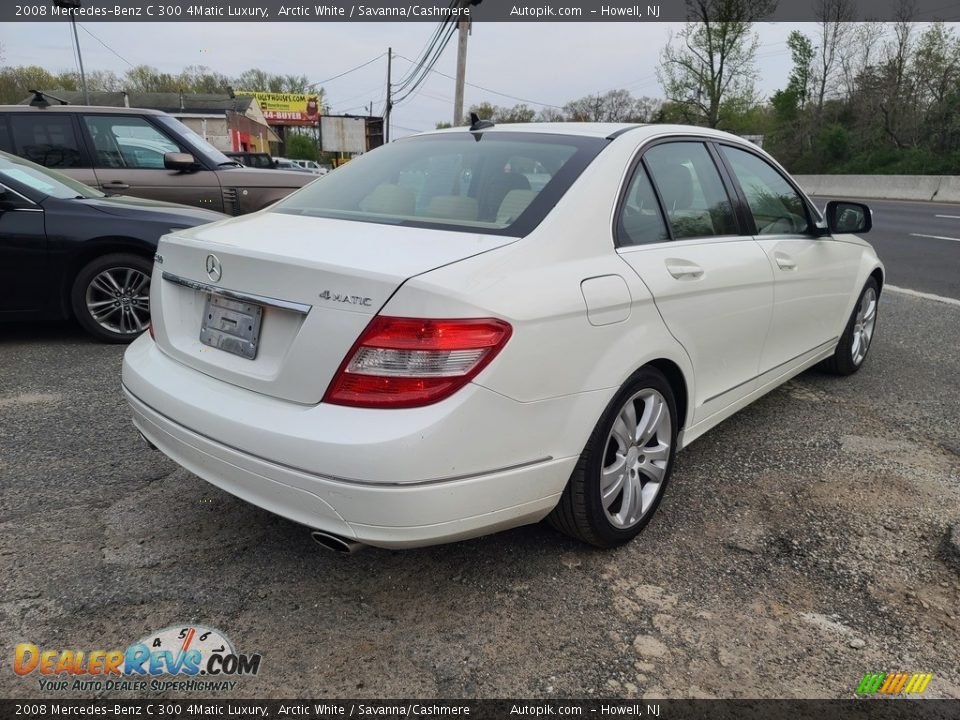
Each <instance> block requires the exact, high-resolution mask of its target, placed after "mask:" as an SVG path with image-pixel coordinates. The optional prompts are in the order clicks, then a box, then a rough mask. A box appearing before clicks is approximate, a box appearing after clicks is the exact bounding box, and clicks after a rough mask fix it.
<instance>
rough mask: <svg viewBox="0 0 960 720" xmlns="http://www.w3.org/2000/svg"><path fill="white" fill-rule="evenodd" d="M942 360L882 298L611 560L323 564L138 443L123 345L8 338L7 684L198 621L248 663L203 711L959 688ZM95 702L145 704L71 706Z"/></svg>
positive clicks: (506, 557)
mask: <svg viewBox="0 0 960 720" xmlns="http://www.w3.org/2000/svg"><path fill="white" fill-rule="evenodd" d="M918 242H921V241H918ZM888 263H890V259H889V258H888ZM890 264H891V265H895V263H890ZM894 278H895V279H896V281H897V282H899V283H902V284H904V285H910V284H911V283H910V280H909V277H903V278H900V277H896V276H893V277H892V278H891V280H894ZM929 289H934V288H929ZM958 346H960V307H954V306H952V305H948V304H944V303H941V302H936V301H931V300H926V299H922V298H915V297H908V296H904V295H900V294H895V293H886V294H884V295H883V296H882V298H881V304H880V315H879V323H878V329H877V335H876V339H875V341H874V344H873V347H872V349H871V355H870V356H869V357H868V359H867V362H866V364H865V366H864V367H863V369H862V370H861V371H860V372H859V373H857V374H856V375H854V376H852V377H849V378H835V377H831V376H827V375H822V374H819V373H817V372H814V371H812V372H808V373H805V374H804V375H802V376H800V377H798V378H796V379H794V380H793V381H791V382H790V383H789V384H787V385H785V386H783V387H782V388H779V389H778V390H776V391H774V392H772V393H771V394H769V395H767V396H766V397H764V398H762V399H761V400H759V401H757V402H756V403H755V404H753V405H752V406H750V407H749V408H747V409H745V410H743V411H742V412H740V413H739V414H738V415H736V416H735V417H733V418H731V419H730V420H728V421H726V422H725V423H723V424H722V425H721V426H720V427H718V428H716V429H714V430H713V431H711V432H710V433H708V434H707V435H706V436H705V437H703V438H702V439H700V440H698V441H697V442H696V443H694V444H693V445H692V446H691V447H690V448H689V449H687V450H685V451H684V452H682V453H681V454H680V455H679V456H678V459H677V466H676V469H675V472H674V476H673V480H672V483H671V486H670V487H669V488H668V489H667V491H666V496H665V499H664V502H663V505H662V507H661V509H660V512H659V514H658V515H657V517H656V518H655V519H654V520H653V522H652V523H651V524H650V526H649V527H648V528H647V530H646V531H645V532H644V533H643V535H642V536H641V537H640V538H638V539H637V540H636V541H635V542H633V543H631V544H629V545H627V546H625V547H623V548H620V549H617V550H613V551H608V552H603V551H597V550H595V549H591V548H588V547H585V546H583V545H580V544H577V543H575V542H573V541H571V540H569V539H566V538H565V537H563V536H561V535H559V534H558V533H556V532H554V531H552V530H551V529H549V528H548V527H546V526H543V525H537V526H531V527H525V528H519V529H516V530H513V531H510V532H505V533H501V534H498V535H493V536H490V537H487V538H481V539H477V540H472V541H469V542H461V543H456V544H452V545H447V546H440V547H434V548H426V549H422V550H412V551H404V552H390V551H384V550H377V549H368V550H365V551H362V552H360V553H358V554H356V555H351V556H339V555H334V554H331V553H329V552H328V551H325V550H322V549H320V548H319V547H317V546H316V545H314V544H313V543H312V541H311V540H310V538H309V535H308V532H307V529H306V528H304V527H301V526H298V525H296V524H294V523H291V522H288V521H286V520H283V519H281V518H278V517H276V516H274V515H271V514H270V513H268V512H266V511H264V510H261V509H259V508H256V507H254V506H252V505H248V504H245V503H243V502H241V501H240V500H237V499H236V498H234V497H232V496H230V495H228V494H226V493H223V492H221V491H219V490H217V489H216V488H214V487H213V486H211V485H209V484H207V483H205V482H203V481H202V480H200V479H198V478H196V477H194V476H192V475H191V474H189V473H188V472H186V471H184V470H182V469H180V468H178V467H177V466H176V465H175V464H173V463H172V462H170V461H169V460H167V459H165V458H164V457H163V456H162V455H161V454H159V453H155V452H151V451H148V450H147V449H146V448H145V447H144V446H143V445H142V444H141V442H140V440H139V439H138V436H137V433H136V432H135V430H134V428H133V426H132V425H131V422H130V417H129V412H128V408H127V407H126V404H125V402H124V400H123V398H122V396H121V393H120V389H119V372H120V360H121V355H122V348H120V347H117V346H108V345H101V344H97V343H94V342H91V341H89V340H88V339H87V338H86V337H84V336H83V335H82V334H80V333H79V331H77V330H76V329H75V328H73V327H72V326H69V325H66V326H65V325H51V326H45V327H33V326H18V327H7V328H4V329H3V330H2V331H0V368H2V372H0V487H2V492H0V576H2V577H3V583H2V586H0V636H2V637H4V638H6V640H5V641H4V643H3V652H4V654H5V657H4V660H3V662H2V663H0V696H2V697H11V698H43V697H48V698H49V697H54V696H57V694H56V693H54V692H51V691H46V690H42V689H40V687H39V684H38V676H37V675H36V673H34V674H32V675H28V676H25V677H19V676H17V675H15V674H14V673H13V672H12V668H11V660H12V654H13V646H14V644H15V643H20V642H31V643H35V644H37V645H38V646H39V647H40V648H42V649H54V648H57V649H65V648H69V649H74V650H76V649H83V650H86V651H90V650H111V649H115V648H121V649H123V648H126V647H127V646H128V645H130V644H132V643H135V642H136V641H137V640H139V639H140V638H142V637H144V636H147V635H148V634H149V633H151V631H156V630H159V629H161V628H166V627H169V626H171V625H176V626H181V624H188V623H202V624H205V625H207V626H211V627H213V628H217V629H219V630H221V631H223V632H224V633H225V634H226V635H227V636H228V637H229V638H230V639H231V640H232V641H233V644H234V645H235V647H236V649H237V651H239V652H243V653H262V654H263V661H262V665H261V669H260V673H259V674H258V675H257V676H256V677H247V678H244V679H242V680H240V681H239V684H238V685H237V686H236V688H234V689H233V690H231V691H229V692H226V693H221V694H219V695H218V694H217V693H211V692H209V691H207V692H200V693H194V694H192V696H193V697H197V696H200V697H210V696H215V697H217V696H218V697H246V698H250V697H278V698H292V697H318V696H320V697H367V698H369V697H373V698H397V697H408V696H417V697H448V698H458V697H481V698H483V697H526V698H534V697H543V698H550V697H561V698H562V697H586V698H589V697H598V696H607V697H609V696H615V697H625V698H632V697H646V698H654V697H671V698H673V697H837V698H847V697H852V695H853V692H854V690H855V688H856V687H857V685H858V683H859V682H860V679H861V678H862V677H863V675H864V673H866V672H877V671H879V672H894V671H916V672H920V671H923V672H932V673H934V674H935V677H934V679H933V680H932V682H931V683H930V685H929V687H928V688H927V690H926V693H925V696H927V697H939V698H960V654H958V653H957V648H958V647H960V610H958V608H960V567H958V566H956V565H952V564H951V563H950V561H949V560H948V557H949V556H948V555H945V554H944V548H945V547H946V542H947V541H946V538H947V536H948V532H949V528H950V527H951V526H952V525H956V524H958V523H960V417H958V416H960V383H957V381H956V378H957V377H958V376H960V355H958V353H957V352H956V349H957V347H958ZM518 431H520V432H522V429H518ZM69 679H70V680H71V681H72V680H73V679H74V678H69ZM97 695H101V696H102V695H107V696H111V697H116V696H121V697H122V696H130V695H133V696H142V695H143V693H142V692H133V693H131V692H127V691H111V692H104V691H80V692H66V693H63V694H61V695H59V696H61V697H90V696H97ZM175 696H176V697H189V696H191V695H190V694H189V693H188V694H186V695H175Z"/></svg>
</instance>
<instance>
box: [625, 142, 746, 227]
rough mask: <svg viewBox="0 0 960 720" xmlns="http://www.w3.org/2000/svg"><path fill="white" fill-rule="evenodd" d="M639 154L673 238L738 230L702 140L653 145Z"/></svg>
mask: <svg viewBox="0 0 960 720" xmlns="http://www.w3.org/2000/svg"><path fill="white" fill-rule="evenodd" d="M643 158H644V161H645V162H646V164H647V166H648V167H649V168H650V173H651V175H652V176H653V181H654V183H656V186H657V189H658V190H659V191H660V197H661V198H662V199H663V205H664V210H665V211H666V213H667V219H668V220H669V222H670V227H671V228H672V229H673V237H674V239H676V240H682V239H684V238H696V237H713V236H720V235H736V234H738V232H739V230H738V228H737V222H736V220H735V218H734V215H733V206H732V205H731V203H730V198H729V197H727V191H726V189H725V188H724V186H723V180H721V178H720V172H719V171H718V170H717V166H716V165H715V164H714V162H713V158H711V157H710V153H709V152H708V151H707V148H706V147H705V146H704V145H703V144H702V143H696V142H672V143H667V144H664V145H657V146H655V147H653V148H651V149H650V150H648V151H647V152H646V153H645V154H644V156H643Z"/></svg>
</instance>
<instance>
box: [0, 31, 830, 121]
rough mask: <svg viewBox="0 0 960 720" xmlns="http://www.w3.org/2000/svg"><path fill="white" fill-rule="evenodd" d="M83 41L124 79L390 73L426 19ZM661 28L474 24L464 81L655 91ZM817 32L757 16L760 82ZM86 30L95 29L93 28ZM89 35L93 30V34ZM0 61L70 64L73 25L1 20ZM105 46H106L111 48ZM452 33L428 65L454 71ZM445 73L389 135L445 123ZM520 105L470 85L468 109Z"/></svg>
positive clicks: (371, 94)
mask: <svg viewBox="0 0 960 720" xmlns="http://www.w3.org/2000/svg"><path fill="white" fill-rule="evenodd" d="M79 25H80V30H79V35H80V46H81V49H82V51H83V61H84V66H85V68H86V69H87V70H91V69H105V70H106V69H109V70H113V71H114V72H116V73H117V74H118V75H122V74H123V72H124V71H125V70H127V69H128V68H129V67H130V66H131V65H140V64H147V65H152V66H154V67H156V68H159V69H160V70H162V71H165V72H170V73H176V72H179V71H180V70H182V69H183V67H185V66H187V65H206V66H208V67H210V68H212V69H214V70H217V71H219V72H222V73H225V74H226V75H229V76H234V75H239V74H240V73H241V72H242V71H243V70H246V69H248V68H251V67H259V68H263V69H264V70H267V71H269V72H272V73H284V74H304V75H307V76H308V77H309V78H310V79H311V80H313V81H323V80H325V79H327V78H330V77H332V76H334V75H337V74H339V73H341V72H343V71H344V70H348V69H350V68H352V67H355V66H357V65H360V64H361V63H364V62H366V61H368V60H370V59H372V58H375V57H377V56H378V55H381V54H383V53H385V52H386V49H387V47H388V46H392V47H393V50H394V52H395V53H397V54H399V55H400V56H401V57H398V58H396V59H395V61H394V78H399V77H401V76H402V75H403V74H404V72H405V71H407V70H408V69H409V68H410V63H409V62H407V61H406V60H404V59H403V58H404V57H405V58H410V59H414V58H416V57H417V55H418V54H419V52H420V51H421V49H422V48H423V47H424V45H425V44H426V42H427V41H428V39H429V38H430V35H431V33H432V32H433V30H434V28H435V25H434V24H433V23H427V22H423V23H382V24H362V25H361V24H348V23H278V22H271V23H262V24H258V23H118V22H107V23H80V24H79ZM678 27H679V26H675V25H671V24H669V23H651V24H646V23H644V24H636V23H583V24H576V23H541V24H534V23H512V24H511V23H476V24H475V26H474V31H473V35H472V36H471V38H470V45H469V53H468V60H467V82H468V83H474V84H475V85H479V86H482V87H484V88H488V89H489V90H490V91H496V92H497V93H505V94H507V95H512V96H515V97H516V98H522V99H523V100H526V101H527V103H528V104H529V105H531V106H532V107H534V108H537V109H539V108H540V107H542V105H543V104H549V105H558V106H560V105H563V104H564V103H566V102H567V101H569V100H572V99H575V98H579V97H582V96H584V95H588V94H591V93H597V92H603V91H606V90H611V89H616V88H625V89H627V90H629V91H630V92H632V93H633V94H634V95H650V96H653V97H661V96H662V90H661V88H660V86H659V84H658V82H657V79H656V75H655V70H656V66H657V63H658V57H659V53H660V49H661V48H662V47H663V46H664V45H665V44H666V42H667V40H668V37H669V34H670V32H671V31H676V30H677V29H678ZM792 29H800V30H802V31H805V32H807V33H808V34H811V35H812V34H813V32H814V29H815V25H813V24H812V23H794V24H788V23H758V24H757V25H756V31H757V33H758V34H759V36H760V42H761V48H760V50H759V52H758V63H757V64H758V69H759V76H758V83H757V85H758V89H759V90H760V92H761V93H762V94H764V95H770V94H772V93H773V92H774V91H776V90H777V89H779V88H781V87H783V86H784V84H785V83H786V77H787V74H788V73H789V71H790V54H789V51H788V49H787V46H786V42H785V40H786V37H787V35H788V33H789V32H790V30H792ZM91 33H92V35H91ZM94 36H96V37H94ZM0 43H2V46H3V54H4V58H3V64H6V65H41V66H43V67H46V68H47V69H50V70H65V69H75V68H76V60H75V57H74V53H73V45H72V35H71V31H70V25H69V23H67V22H66V21H64V22H63V23H52V22H51V23H16V24H14V23H4V24H3V25H2V26H0ZM111 50H112V51H111ZM455 69H456V40H455V38H454V40H453V41H452V42H451V43H450V44H449V45H448V47H447V49H446V51H445V52H444V55H443V57H442V58H441V59H440V61H439V62H438V63H437V65H436V70H438V71H440V72H443V73H447V74H448V75H453V74H454V72H455ZM385 78H386V57H383V58H381V59H380V60H378V61H376V62H374V63H372V64H370V65H369V66H367V67H365V68H363V69H361V70H358V71H357V72H354V73H350V74H348V75H346V76H345V77H343V78H340V79H337V80H333V81H330V82H326V83H324V87H325V89H326V91H327V101H328V103H329V104H330V106H331V109H332V111H333V112H334V113H340V112H362V108H363V107H365V106H366V104H367V103H369V102H371V101H373V103H374V112H375V113H376V114H379V113H380V112H381V111H382V108H383V98H384V86H385ZM453 92H454V90H453V80H451V79H449V78H446V77H443V76H442V75H439V74H433V75H432V76H431V77H430V79H429V80H428V81H427V82H426V83H425V84H424V85H423V86H422V90H421V92H419V93H418V94H417V95H416V96H415V97H411V98H409V99H408V100H407V101H405V102H404V103H402V104H400V105H399V106H398V107H396V108H395V110H394V116H393V123H392V124H393V127H394V137H400V136H402V135H406V134H409V133H410V132H411V131H417V130H426V129H432V128H433V127H434V124H435V123H436V122H438V121H450V120H451V115H452V112H453V111H452V106H453ZM483 101H489V102H492V103H494V104H497V105H514V104H516V103H517V102H520V100H516V99H513V98H509V97H504V96H503V95H497V94H495V93H494V92H489V91H487V90H481V89H479V88H477V87H471V86H469V85H468V87H467V89H466V106H467V107H469V106H470V105H471V104H473V103H478V102H483Z"/></svg>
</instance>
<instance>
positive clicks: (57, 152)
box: [10, 112, 82, 168]
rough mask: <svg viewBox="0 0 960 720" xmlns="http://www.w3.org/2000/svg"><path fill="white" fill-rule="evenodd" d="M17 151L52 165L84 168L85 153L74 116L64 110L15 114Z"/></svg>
mask: <svg viewBox="0 0 960 720" xmlns="http://www.w3.org/2000/svg"><path fill="white" fill-rule="evenodd" d="M10 126H11V129H12V130H13V146H14V152H15V153H16V154H17V155H19V156H20V157H22V158H26V159H27V160H30V161H32V162H35V163H37V164H38V165H43V166H44V167H50V168H72V167H80V164H81V162H82V155H81V153H80V143H79V141H78V140H77V133H76V132H75V131H74V128H73V118H72V117H70V116H69V115H64V114H60V113H44V112H35V113H34V112H30V113H11V114H10Z"/></svg>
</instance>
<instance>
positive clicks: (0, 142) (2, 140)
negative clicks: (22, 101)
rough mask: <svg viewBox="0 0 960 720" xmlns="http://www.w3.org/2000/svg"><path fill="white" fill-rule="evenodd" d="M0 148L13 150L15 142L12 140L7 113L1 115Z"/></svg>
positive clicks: (4, 150) (8, 150) (6, 150)
mask: <svg viewBox="0 0 960 720" xmlns="http://www.w3.org/2000/svg"><path fill="white" fill-rule="evenodd" d="M0 150H3V152H13V144H12V143H11V142H10V130H9V128H8V127H7V116H6V115H0Z"/></svg>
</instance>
